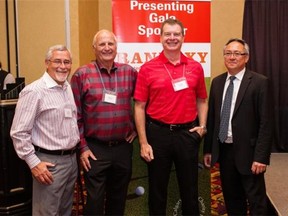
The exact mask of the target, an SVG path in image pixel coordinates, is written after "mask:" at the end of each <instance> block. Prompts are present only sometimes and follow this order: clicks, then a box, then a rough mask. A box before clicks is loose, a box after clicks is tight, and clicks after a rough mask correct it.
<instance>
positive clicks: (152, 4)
mask: <svg viewBox="0 0 288 216" xmlns="http://www.w3.org/2000/svg"><path fill="white" fill-rule="evenodd" d="M112 14H113V32H114V33H115V35H116V37H117V40H118V52H119V55H118V59H117V60H118V61H120V62H125V63H129V64H133V65H134V66H135V67H136V68H137V69H138V68H139V67H140V66H141V64H143V63H144V62H146V61H148V60H150V59H151V58H153V57H155V55H158V53H159V52H160V51H161V50H162V47H161V44H160V26H161V23H162V22H163V21H164V20H166V19H167V18H170V17H171V18H177V19H179V20H180V21H181V22H182V23H183V25H184V27H185V43H184V44H183V46H182V48H183V50H182V51H183V53H184V54H186V55H188V56H189V57H191V58H193V59H195V60H197V61H199V62H200V63H201V64H202V66H203V68H204V71H205V76H209V74H210V0H202V1H201V0H199V1H192V0H112Z"/></svg>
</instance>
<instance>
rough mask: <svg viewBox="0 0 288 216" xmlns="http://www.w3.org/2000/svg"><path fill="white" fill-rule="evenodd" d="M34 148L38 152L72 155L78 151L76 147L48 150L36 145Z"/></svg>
mask: <svg viewBox="0 0 288 216" xmlns="http://www.w3.org/2000/svg"><path fill="white" fill-rule="evenodd" d="M34 148H35V151H36V152H41V153H45V154H50V155H72V154H74V153H76V151H77V148H76V147H75V148H73V149H68V150H47V149H43V148H40V147H39V146H34Z"/></svg>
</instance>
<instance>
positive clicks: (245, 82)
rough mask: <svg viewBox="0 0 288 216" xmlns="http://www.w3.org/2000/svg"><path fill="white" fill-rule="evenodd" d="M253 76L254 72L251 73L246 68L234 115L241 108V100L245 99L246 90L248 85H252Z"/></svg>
mask: <svg viewBox="0 0 288 216" xmlns="http://www.w3.org/2000/svg"><path fill="white" fill-rule="evenodd" d="M251 78H252V74H251V73H250V71H249V70H246V71H245V73H244V76H243V80H242V82H241V84H240V88H239V91H238V95H237V99H236V103H235V107H234V112H233V115H234V114H235V113H236V112H237V110H238V108H239V105H240V104H241V101H242V100H243V97H244V95H245V92H246V90H247V88H248V86H249V85H250V82H251Z"/></svg>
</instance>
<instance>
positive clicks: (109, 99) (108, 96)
mask: <svg viewBox="0 0 288 216" xmlns="http://www.w3.org/2000/svg"><path fill="white" fill-rule="evenodd" d="M102 101H103V102H106V103H111V104H116V102H117V93H116V92H112V91H108V90H105V89H104V90H103V97H102Z"/></svg>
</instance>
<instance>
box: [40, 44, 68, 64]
mask: <svg viewBox="0 0 288 216" xmlns="http://www.w3.org/2000/svg"><path fill="white" fill-rule="evenodd" d="M54 51H68V52H69V54H70V59H71V61H72V54H71V52H70V50H69V49H68V48H67V47H66V46H64V45H61V44H60V45H54V46H51V47H49V49H48V51H47V53H46V56H45V60H46V61H48V60H50V59H51V58H52V55H53V52H54Z"/></svg>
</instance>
